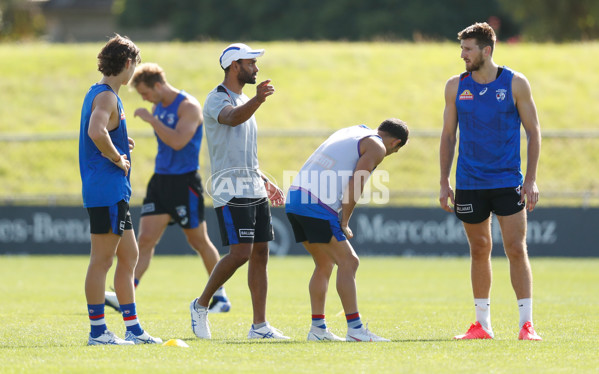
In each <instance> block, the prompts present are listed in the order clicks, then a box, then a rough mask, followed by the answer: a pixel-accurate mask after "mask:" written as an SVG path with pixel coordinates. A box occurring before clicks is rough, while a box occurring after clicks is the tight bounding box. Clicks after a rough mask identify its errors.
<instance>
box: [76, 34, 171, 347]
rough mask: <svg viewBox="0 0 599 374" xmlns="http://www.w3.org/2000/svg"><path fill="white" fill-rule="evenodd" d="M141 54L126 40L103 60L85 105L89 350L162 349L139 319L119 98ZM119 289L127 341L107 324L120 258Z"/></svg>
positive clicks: (110, 47)
mask: <svg viewBox="0 0 599 374" xmlns="http://www.w3.org/2000/svg"><path fill="white" fill-rule="evenodd" d="M139 60H140V57H139V48H137V46H135V44H133V42H132V41H131V40H129V39H127V38H123V37H121V36H120V35H118V34H117V35H116V36H114V37H113V38H112V39H110V40H109V41H108V43H107V44H106V45H105V46H104V48H103V49H102V50H101V51H100V53H99V54H98V70H99V71H100V72H101V73H102V74H103V77H102V79H101V80H100V82H98V83H96V84H94V85H93V86H92V87H91V88H90V89H89V91H88V92H87V94H86V95H85V99H84V101H83V107H82V109H81V128H80V134H79V169H80V172H81V182H82V194H83V205H84V207H86V208H87V211H88V214H89V218H90V232H91V255H90V262H89V267H88V269H87V276H86V278H85V296H86V299H87V304H88V305H87V309H88V313H89V320H90V324H91V332H90V334H89V339H88V345H107V344H111V345H130V344H148V343H151V344H156V343H162V340H161V339H160V338H153V337H152V336H150V335H149V334H148V333H147V332H145V331H144V330H143V329H142V328H141V325H140V324H139V321H138V319H137V312H136V305H135V288H134V287H133V270H134V269H135V264H136V263H137V256H138V249H137V243H136V241H135V234H134V232H133V227H132V225H131V215H130V214H129V198H130V197H131V183H130V180H129V176H130V171H131V157H130V150H131V149H133V146H134V143H133V140H132V139H131V138H129V137H128V136H127V121H126V120H125V112H124V110H123V104H122V103H121V99H120V98H119V97H118V92H119V88H120V87H121V85H126V84H127V82H129V79H130V78H131V76H132V75H133V72H134V70H135V66H136V64H137V63H138V62H139ZM115 255H116V257H117V266H116V270H115V273H114V287H115V291H116V296H117V297H118V300H119V302H120V306H121V308H120V309H121V312H122V314H123V320H124V322H125V326H126V328H127V332H126V333H125V339H121V338H119V337H117V336H115V335H114V334H113V333H112V332H110V331H109V330H108V329H107V327H106V322H105V319H104V292H105V289H104V288H105V285H106V273H107V272H108V270H109V269H110V267H111V265H112V261H113V258H114V256H115Z"/></svg>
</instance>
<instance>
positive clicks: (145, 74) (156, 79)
mask: <svg viewBox="0 0 599 374" xmlns="http://www.w3.org/2000/svg"><path fill="white" fill-rule="evenodd" d="M165 82H166V74H165V73H164V70H162V68H161V67H160V66H159V65H158V64H156V63H153V62H146V63H143V64H140V65H139V66H137V67H136V68H135V72H134V73H133V77H132V78H131V85H132V86H133V87H137V86H138V85H139V84H140V83H143V84H145V85H146V86H148V87H150V88H152V87H154V85H155V84H156V83H162V84H164V83H165Z"/></svg>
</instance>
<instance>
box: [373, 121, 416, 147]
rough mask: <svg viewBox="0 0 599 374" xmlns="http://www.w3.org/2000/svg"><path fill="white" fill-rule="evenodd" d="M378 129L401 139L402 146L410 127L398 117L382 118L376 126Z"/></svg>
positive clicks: (408, 134) (406, 139)
mask: <svg viewBox="0 0 599 374" xmlns="http://www.w3.org/2000/svg"><path fill="white" fill-rule="evenodd" d="M378 130H380V131H384V132H386V133H387V134H389V135H391V136H392V137H394V138H396V139H401V146H402V147H403V146H404V145H405V144H406V143H407V142H408V137H409V136H410V129H408V125H406V123H405V122H404V121H402V120H400V119H397V118H389V119H386V120H384V121H383V122H382V123H381V124H380V125H379V127H378Z"/></svg>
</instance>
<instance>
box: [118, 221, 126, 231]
mask: <svg viewBox="0 0 599 374" xmlns="http://www.w3.org/2000/svg"><path fill="white" fill-rule="evenodd" d="M119 230H121V231H124V230H125V221H121V222H119Z"/></svg>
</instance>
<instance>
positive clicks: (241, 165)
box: [189, 43, 289, 339]
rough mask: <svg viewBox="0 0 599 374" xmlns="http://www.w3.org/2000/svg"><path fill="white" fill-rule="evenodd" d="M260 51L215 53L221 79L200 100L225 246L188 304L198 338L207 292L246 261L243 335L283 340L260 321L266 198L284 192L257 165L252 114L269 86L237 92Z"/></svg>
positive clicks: (277, 198)
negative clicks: (249, 310)
mask: <svg viewBox="0 0 599 374" xmlns="http://www.w3.org/2000/svg"><path fill="white" fill-rule="evenodd" d="M263 54H264V50H263V49H259V50H252V49H251V48H250V47H248V46H247V45H245V44H241V43H236V44H231V45H230V46H228V47H227V48H225V49H224V50H223V52H222V54H221V56H220V65H221V67H222V68H223V70H224V71H225V79H224V80H223V82H222V83H221V84H220V85H219V86H218V87H216V88H215V89H214V90H212V91H211V92H210V93H209V94H208V97H207V98H206V102H205V104H204V127H205V128H206V140H207V142H208V150H209V154H210V163H211V166H212V176H211V177H210V179H211V187H212V194H211V195H212V200H213V203H214V208H215V209H216V215H217V218H218V224H219V227H220V233H221V239H222V242H223V246H230V249H229V253H228V254H227V255H226V256H224V257H222V258H221V259H220V261H219V262H218V263H217V264H216V266H215V267H214V269H213V270H212V274H211V275H210V278H209V279H208V283H207V284H206V287H205V288H204V291H203V293H202V294H201V296H200V297H198V298H196V299H194V300H193V301H192V302H191V304H190V306H189V309H190V312H191V329H192V330H193V332H194V334H195V335H196V336H197V337H199V338H202V339H210V338H211V333H210V328H209V327H208V318H207V313H208V305H209V303H210V299H211V298H212V295H213V294H214V293H215V292H216V290H218V289H219V288H220V287H221V286H222V285H223V284H224V283H225V282H226V281H227V280H228V279H229V278H230V277H231V276H232V275H233V274H234V273H235V271H236V270H237V269H238V268H239V267H241V266H242V265H244V264H245V263H246V262H249V266H248V286H249V288H250V293H251V297H252V306H253V311H254V316H253V323H252V327H251V328H250V332H249V334H248V339H261V338H269V339H289V338H288V337H287V336H284V335H283V334H282V333H281V332H280V331H279V330H277V329H275V328H274V327H272V326H270V324H269V323H268V322H267V321H266V295H267V288H268V279H267V270H266V265H267V263H268V242H269V241H271V240H273V239H274V232H273V229H272V225H271V216H270V207H269V204H268V200H269V199H270V201H271V203H272V205H273V206H280V205H282V204H284V202H285V197H284V195H283V191H281V189H279V188H278V187H277V186H276V185H274V184H273V183H271V182H270V181H269V180H268V178H266V177H265V176H264V174H262V172H260V170H259V165H258V157H257V155H258V151H257V129H258V127H257V124H256V119H255V117H254V113H255V112H256V110H258V108H259V107H260V105H262V103H264V102H265V101H266V98H267V97H268V96H270V95H272V94H273V93H274V92H275V89H274V87H273V86H272V85H270V80H265V81H264V82H262V83H259V84H258V85H257V86H256V96H254V97H253V98H251V99H250V98H248V97H247V96H246V95H244V94H243V92H242V89H243V87H244V86H245V85H246V84H248V83H249V84H255V83H256V74H257V73H258V67H257V66H256V61H257V58H258V57H260V56H262V55H263Z"/></svg>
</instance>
